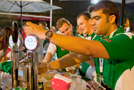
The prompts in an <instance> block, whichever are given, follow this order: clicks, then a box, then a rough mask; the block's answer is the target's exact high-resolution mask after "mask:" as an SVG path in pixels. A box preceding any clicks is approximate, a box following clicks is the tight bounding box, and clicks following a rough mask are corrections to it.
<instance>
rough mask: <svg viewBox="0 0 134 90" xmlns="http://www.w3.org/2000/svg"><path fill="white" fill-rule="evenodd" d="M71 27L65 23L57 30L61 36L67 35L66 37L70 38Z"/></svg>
mask: <svg viewBox="0 0 134 90" xmlns="http://www.w3.org/2000/svg"><path fill="white" fill-rule="evenodd" d="M71 29H72V25H71V24H70V25H68V24H67V23H63V25H62V27H60V28H59V31H60V32H61V33H62V34H63V35H67V36H71V35H73V33H72V30H71Z"/></svg>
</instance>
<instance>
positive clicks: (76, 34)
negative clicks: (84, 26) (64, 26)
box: [75, 26, 82, 37]
mask: <svg viewBox="0 0 134 90" xmlns="http://www.w3.org/2000/svg"><path fill="white" fill-rule="evenodd" d="M81 34H82V31H81V30H80V28H79V27H78V26H76V33H75V36H78V37H80V36H81Z"/></svg>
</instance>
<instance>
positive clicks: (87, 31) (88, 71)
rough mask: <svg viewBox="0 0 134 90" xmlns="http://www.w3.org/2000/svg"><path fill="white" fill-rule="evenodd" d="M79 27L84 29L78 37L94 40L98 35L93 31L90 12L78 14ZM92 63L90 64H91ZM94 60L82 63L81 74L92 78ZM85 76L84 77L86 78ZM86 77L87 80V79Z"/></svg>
mask: <svg viewBox="0 0 134 90" xmlns="http://www.w3.org/2000/svg"><path fill="white" fill-rule="evenodd" d="M76 19H77V26H78V27H77V28H79V29H80V30H81V31H82V34H81V35H79V36H78V37H81V38H85V39H87V40H92V39H93V38H95V37H96V35H95V34H94V33H93V27H92V25H91V17H90V14H89V13H88V12H83V13H81V14H79V15H78V16H77V18H76ZM88 63H89V64H90V65H89V64H88ZM92 63H94V60H91V61H89V62H83V63H81V64H80V69H79V72H80V75H82V76H84V77H86V78H88V79H92V77H94V76H92V73H93V72H94V71H95V67H94V64H92ZM84 77H83V78H84ZM86 78H85V80H87V79H86Z"/></svg>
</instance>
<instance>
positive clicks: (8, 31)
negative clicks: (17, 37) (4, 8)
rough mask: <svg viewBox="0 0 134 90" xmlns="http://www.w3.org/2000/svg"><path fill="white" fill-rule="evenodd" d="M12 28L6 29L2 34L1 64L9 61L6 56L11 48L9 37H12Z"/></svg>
mask: <svg viewBox="0 0 134 90" xmlns="http://www.w3.org/2000/svg"><path fill="white" fill-rule="evenodd" d="M11 32H12V30H11V27H8V26H7V27H5V28H3V29H2V31H1V32H0V62H3V61H6V60H8V58H7V56H6V54H7V49H8V46H9V37H10V35H11Z"/></svg>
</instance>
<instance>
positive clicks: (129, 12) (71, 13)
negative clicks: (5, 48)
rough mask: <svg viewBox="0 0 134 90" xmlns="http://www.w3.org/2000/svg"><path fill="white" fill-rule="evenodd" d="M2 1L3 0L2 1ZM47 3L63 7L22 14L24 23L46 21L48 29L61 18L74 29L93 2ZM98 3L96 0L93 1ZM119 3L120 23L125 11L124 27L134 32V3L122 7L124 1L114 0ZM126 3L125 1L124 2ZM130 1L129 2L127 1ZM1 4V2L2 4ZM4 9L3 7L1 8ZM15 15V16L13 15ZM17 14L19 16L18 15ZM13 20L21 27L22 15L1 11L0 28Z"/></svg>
mask: <svg viewBox="0 0 134 90" xmlns="http://www.w3.org/2000/svg"><path fill="white" fill-rule="evenodd" d="M1 1H2V0H1ZM44 1H45V2H47V3H49V4H52V5H56V6H58V7H61V8H62V9H56V10H52V12H51V11H45V12H41V13H28V12H27V13H22V16H23V22H26V21H31V22H34V23H36V24H38V23H39V22H40V21H43V22H44V21H45V22H46V23H47V26H48V28H50V26H55V24H56V21H57V20H58V19H59V18H62V17H64V18H66V19H68V20H69V21H70V22H71V23H72V25H73V26H74V27H76V26H77V24H76V17H77V15H78V14H80V13H81V12H84V11H86V10H87V8H88V6H90V5H92V4H93V2H91V0H44ZM93 1H96V0H93ZM113 1H115V2H116V1H117V2H116V4H117V5H118V7H119V9H120V11H121V12H120V18H119V23H118V24H121V19H122V18H121V17H122V9H124V12H123V13H124V14H123V15H124V16H123V21H122V22H123V24H122V25H123V27H124V28H125V27H128V26H129V27H130V30H131V31H132V32H133V31H134V17H133V16H134V10H133V9H134V1H132V0H130V1H131V2H129V3H127V4H125V5H124V6H123V7H124V8H123V7H122V5H123V4H122V0H113ZM123 1H125V0H123ZM126 1H129V0H126ZM0 3H1V2H0ZM0 7H2V6H0ZM12 14H15V15H12ZM16 14H17V15H16ZM24 14H25V15H31V16H32V15H36V16H41V17H38V18H37V17H36V16H35V17H31V16H24ZM13 20H16V21H17V22H18V24H19V27H20V25H21V19H20V13H13V12H6V11H2V10H0V27H1V28H4V27H5V26H11V23H12V21H13Z"/></svg>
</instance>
